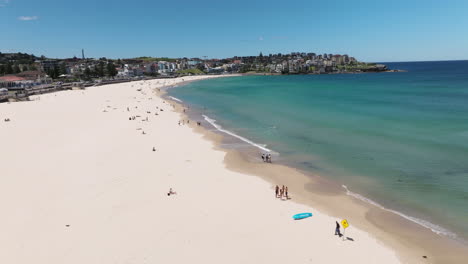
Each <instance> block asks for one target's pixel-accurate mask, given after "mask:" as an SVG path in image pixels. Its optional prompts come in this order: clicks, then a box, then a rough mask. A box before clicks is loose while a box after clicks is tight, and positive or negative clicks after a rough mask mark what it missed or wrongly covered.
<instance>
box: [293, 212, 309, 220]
mask: <svg viewBox="0 0 468 264" xmlns="http://www.w3.org/2000/svg"><path fill="white" fill-rule="evenodd" d="M311 216H312V213H300V214H295V215H293V219H294V220H300V219H304V218H307V217H311Z"/></svg>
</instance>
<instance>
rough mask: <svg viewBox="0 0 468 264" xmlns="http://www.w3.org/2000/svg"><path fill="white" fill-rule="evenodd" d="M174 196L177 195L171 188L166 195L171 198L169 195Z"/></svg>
mask: <svg viewBox="0 0 468 264" xmlns="http://www.w3.org/2000/svg"><path fill="white" fill-rule="evenodd" d="M174 194H177V193H176V192H174V191H173V190H172V188H169V192H168V193H167V196H171V195H174Z"/></svg>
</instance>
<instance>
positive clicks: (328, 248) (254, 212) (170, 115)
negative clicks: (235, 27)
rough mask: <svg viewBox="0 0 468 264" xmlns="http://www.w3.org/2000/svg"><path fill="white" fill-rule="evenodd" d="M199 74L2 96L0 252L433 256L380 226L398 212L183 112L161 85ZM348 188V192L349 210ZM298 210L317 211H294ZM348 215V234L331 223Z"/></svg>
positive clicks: (356, 258)
mask: <svg viewBox="0 0 468 264" xmlns="http://www.w3.org/2000/svg"><path fill="white" fill-rule="evenodd" d="M202 78H207V77H206V76H201V77H184V78H177V79H168V80H151V81H139V82H131V83H123V84H113V85H107V86H101V87H90V88H88V89H86V90H74V91H65V92H58V93H52V94H46V95H41V96H37V97H34V98H33V100H32V101H29V102H21V103H8V104H7V103H4V104H0V137H1V138H2V141H3V144H2V151H1V152H0V160H1V161H2V162H1V164H2V173H1V175H2V176H1V177H0V179H1V185H0V204H1V208H2V225H1V226H0V232H1V234H2V236H1V238H0V247H1V248H2V250H1V251H0V262H2V263H47V264H54V263H57V264H58V263H96V264H97V263H166V262H169V263H188V262H191V263H344V262H346V263H418V262H419V263H436V261H435V259H433V258H432V256H429V258H428V259H425V258H422V257H421V255H424V254H428V252H427V249H428V248H429V249H430V248H431V247H429V246H427V247H424V246H423V245H422V246H421V248H415V247H414V244H415V243H416V242H415V241H410V240H406V239H405V238H402V237H401V236H394V237H393V238H391V233H392V232H390V231H388V229H386V227H385V226H384V225H382V226H379V225H378V220H379V219H382V218H386V219H388V218H389V217H390V218H391V217H393V216H388V215H384V214H386V213H385V212H382V211H381V210H380V211H379V210H378V209H374V210H370V209H369V207H367V206H365V205H362V204H360V203H359V202H356V201H351V199H352V198H350V197H345V198H343V197H342V196H340V195H336V196H330V195H329V194H324V193H322V192H321V191H320V190H318V187H317V186H318V185H319V184H320V182H319V180H316V181H315V182H314V183H315V185H314V184H311V185H308V186H306V187H304V185H303V184H302V183H303V181H310V179H307V180H306V179H305V178H302V180H298V179H301V177H305V176H304V175H301V174H300V173H299V172H295V173H296V174H297V178H296V180H286V179H285V178H281V176H280V175H281V174H283V173H294V172H292V170H291V169H290V168H284V167H282V166H279V165H274V164H272V165H271V166H270V164H268V165H266V164H257V165H248V164H247V162H246V161H243V160H242V157H240V156H239V155H238V154H236V153H226V152H225V151H223V150H221V149H219V148H218V147H216V142H215V141H216V140H214V141H213V140H210V139H209V138H211V139H213V138H216V135H211V136H210V135H208V136H207V133H208V134H210V132H206V131H205V132H203V133H201V130H202V128H199V127H197V126H196V124H194V122H191V123H190V124H187V118H186V117H185V116H184V115H181V113H179V112H180V111H181V107H180V105H175V104H173V102H169V101H166V100H165V99H164V98H162V97H161V95H162V94H163V93H162V92H160V91H159V89H160V88H163V87H164V86H172V85H176V84H180V83H182V82H186V81H195V80H198V79H202ZM5 118H9V119H10V120H11V121H9V122H4V119H5ZM182 120H184V121H183V122H181V121H182ZM179 122H180V123H179ZM202 126H203V127H205V126H207V124H205V123H204V124H202ZM211 134H212V133H211ZM153 150H154V151H153ZM266 166H269V168H268V169H265V167H266ZM247 167H248V168H247ZM273 171H275V172H273ZM267 172H268V173H267ZM267 174H268V175H267ZM253 175H258V176H260V177H257V176H253ZM288 178H289V179H291V178H292V177H288ZM275 183H276V184H287V185H288V186H289V192H290V194H291V196H292V199H290V200H286V199H278V198H275V193H274V186H275ZM170 188H172V189H173V191H175V192H176V193H177V194H174V195H170V196H168V192H169V189H170ZM344 199H346V203H347V204H348V205H349V204H351V203H354V205H353V206H347V207H346V208H348V209H343V208H342V207H340V206H339V205H338V204H340V203H342V202H343V201H344ZM330 207H331V208H335V209H329V208H330ZM336 208H341V209H340V210H342V211H341V213H338V211H337V209H336ZM328 209H329V210H328ZM302 212H311V213H313V216H312V217H310V218H306V219H303V220H300V221H294V220H293V219H292V216H293V215H294V214H297V213H302ZM348 216H349V217H350V218H348ZM345 217H346V218H347V219H348V220H349V222H350V227H349V228H347V229H346V233H345V236H344V237H343V238H344V239H343V238H339V237H338V236H335V235H334V228H335V221H341V220H342V219H343V218H345ZM356 221H359V224H357V223H356ZM398 221H402V220H398V219H396V220H395V221H393V225H395V226H400V227H401V230H399V231H398V232H405V230H404V229H405V228H406V226H407V225H408V224H407V223H404V224H401V225H400V224H399V223H400V222H398ZM412 230H414V229H412ZM341 231H342V232H343V229H342V230H341ZM395 232H396V231H395ZM416 232H419V230H418V229H417V228H416ZM421 233H422V231H421ZM427 238H428V239H434V238H433V236H432V235H430V234H429V235H427ZM428 243H429V242H428ZM437 245H438V244H435V245H433V246H434V247H435V246H437ZM457 250H458V248H457ZM457 252H458V253H457V254H461V253H459V252H461V251H457ZM459 256H461V255H459ZM440 259H442V260H446V261H448V262H446V263H450V262H453V263H455V262H456V261H457V260H461V259H458V258H450V256H446V258H445V259H444V258H440ZM440 259H439V260H440ZM460 263H462V262H460Z"/></svg>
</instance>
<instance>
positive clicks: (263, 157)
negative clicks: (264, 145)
mask: <svg viewBox="0 0 468 264" xmlns="http://www.w3.org/2000/svg"><path fill="white" fill-rule="evenodd" d="M262 160H263V162H265V154H262ZM277 187H278V186H277Z"/></svg>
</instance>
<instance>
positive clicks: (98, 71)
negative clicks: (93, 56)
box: [96, 61, 105, 77]
mask: <svg viewBox="0 0 468 264" xmlns="http://www.w3.org/2000/svg"><path fill="white" fill-rule="evenodd" d="M104 74H105V73H104V62H103V61H100V62H99V64H98V65H97V66H96V75H97V76H98V77H104Z"/></svg>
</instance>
